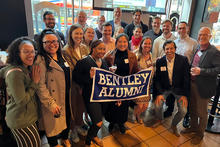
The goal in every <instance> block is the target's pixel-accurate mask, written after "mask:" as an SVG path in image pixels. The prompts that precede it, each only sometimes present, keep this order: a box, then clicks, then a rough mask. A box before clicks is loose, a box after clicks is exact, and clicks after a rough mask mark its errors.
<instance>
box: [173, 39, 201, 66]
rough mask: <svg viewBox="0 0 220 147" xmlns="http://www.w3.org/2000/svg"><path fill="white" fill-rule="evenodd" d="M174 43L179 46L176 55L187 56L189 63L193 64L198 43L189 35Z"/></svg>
mask: <svg viewBox="0 0 220 147" xmlns="http://www.w3.org/2000/svg"><path fill="white" fill-rule="evenodd" d="M174 42H175V43H176V46H177V49H176V53H177V54H179V55H182V56H186V57H187V59H188V61H189V63H191V61H192V57H193V54H194V53H195V51H196V47H197V45H198V43H197V41H196V40H195V39H193V38H190V37H189V36H188V35H187V36H186V37H185V38H183V39H181V38H178V39H176V40H174Z"/></svg>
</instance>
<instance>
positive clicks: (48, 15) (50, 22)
mask: <svg viewBox="0 0 220 147" xmlns="http://www.w3.org/2000/svg"><path fill="white" fill-rule="evenodd" d="M43 21H44V23H45V26H46V28H50V29H54V27H55V18H54V15H53V13H52V12H51V11H45V12H44V14H43ZM54 32H55V33H57V35H58V36H59V37H60V40H61V44H62V47H63V46H64V45H65V44H66V41H65V38H64V35H63V33H62V32H60V31H58V30H54ZM39 37H40V33H39V34H35V35H34V41H36V42H37V44H38V42H39Z"/></svg>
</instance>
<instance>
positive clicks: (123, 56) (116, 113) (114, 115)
mask: <svg viewBox="0 0 220 147" xmlns="http://www.w3.org/2000/svg"><path fill="white" fill-rule="evenodd" d="M114 64H116V65H117V70H116V71H115V73H116V74H117V75H120V76H128V75H129V62H128V52H127V50H126V51H120V50H117V51H116V53H115V60H114ZM115 103H116V102H110V103H109V104H108V108H107V110H106V113H105V119H106V120H107V121H108V122H110V123H112V124H124V123H125V122H126V121H127V119H128V106H129V101H122V104H121V105H120V106H119V107H118V106H117V105H115Z"/></svg>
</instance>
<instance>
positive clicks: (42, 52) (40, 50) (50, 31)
mask: <svg viewBox="0 0 220 147" xmlns="http://www.w3.org/2000/svg"><path fill="white" fill-rule="evenodd" d="M50 34H53V35H55V36H56V37H57V39H58V42H59V48H58V50H57V57H58V58H61V59H62V53H61V40H60V37H59V36H58V35H57V33H56V32H54V31H53V29H44V30H43V31H42V32H41V34H40V37H39V42H38V53H37V56H38V55H41V56H43V57H44V59H45V63H46V68H47V70H49V71H50V70H52V68H51V67H50V66H49V64H50V62H51V58H50V57H51V56H50V54H49V53H48V52H46V51H45V49H44V46H43V39H44V37H45V36H46V35H50ZM37 56H36V57H37Z"/></svg>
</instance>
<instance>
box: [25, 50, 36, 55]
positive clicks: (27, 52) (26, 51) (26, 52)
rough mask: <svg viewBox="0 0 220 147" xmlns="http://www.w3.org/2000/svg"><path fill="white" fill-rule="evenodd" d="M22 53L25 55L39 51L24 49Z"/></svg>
mask: <svg viewBox="0 0 220 147" xmlns="http://www.w3.org/2000/svg"><path fill="white" fill-rule="evenodd" d="M22 53H23V54H25V55H30V54H33V55H35V54H36V53H37V51H35V50H32V51H28V50H22Z"/></svg>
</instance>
